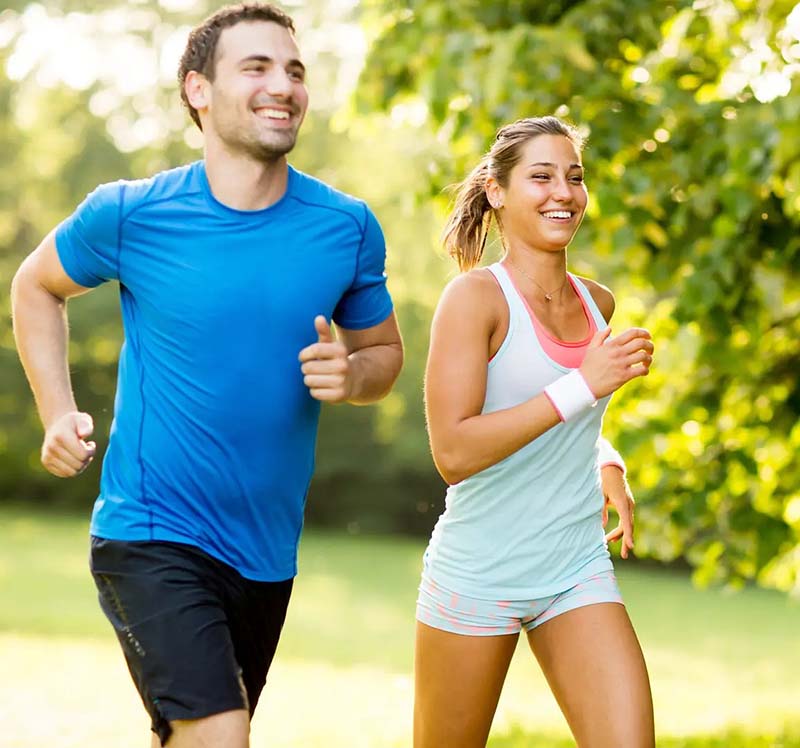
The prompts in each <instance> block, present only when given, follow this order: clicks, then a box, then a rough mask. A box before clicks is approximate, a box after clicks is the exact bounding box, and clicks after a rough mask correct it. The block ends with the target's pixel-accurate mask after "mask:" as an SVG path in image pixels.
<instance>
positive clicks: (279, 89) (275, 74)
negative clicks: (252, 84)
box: [265, 68, 292, 99]
mask: <svg viewBox="0 0 800 748" xmlns="http://www.w3.org/2000/svg"><path fill="white" fill-rule="evenodd" d="M265 88H266V91H267V93H268V94H269V95H270V96H275V97H278V98H282V99H288V98H289V97H290V96H291V95H292V79H291V78H290V77H289V74H288V73H287V72H286V71H285V70H283V69H282V68H273V69H272V70H270V71H269V75H267V79H266V82H265Z"/></svg>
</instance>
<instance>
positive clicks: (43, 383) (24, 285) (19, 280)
mask: <svg viewBox="0 0 800 748" xmlns="http://www.w3.org/2000/svg"><path fill="white" fill-rule="evenodd" d="M89 290H90V289H88V288H86V287H84V286H80V285H78V284H77V283H75V282H74V281H73V280H72V279H70V277H69V276H68V275H67V274H66V272H65V271H64V268H63V266H62V265H61V261H60V260H59V258H58V253H57V252H56V245H55V231H51V232H50V234H48V235H47V236H46V237H45V238H44V240H43V241H42V243H41V244H40V245H39V246H38V247H37V248H36V249H35V250H34V251H33V252H32V253H31V254H30V255H28V257H27V258H25V260H24V261H23V263H22V265H21V266H20V268H19V270H18V271H17V273H16V275H15V276H14V280H13V282H12V284H11V304H12V313H13V319H14V337H15V339H16V343H17V350H18V352H19V357H20V360H21V361H22V366H23V368H24V369H25V374H26V375H27V377H28V382H29V383H30V386H31V389H32V390H33V395H34V398H35V399H36V406H37V408H38V410H39V416H40V418H41V419H42V424H43V425H44V429H45V438H44V443H43V445H42V464H43V465H44V466H45V468H47V470H49V471H50V472H51V473H53V475H57V476H59V477H69V476H72V475H76V474H77V473H79V472H81V471H82V470H83V469H84V468H85V467H86V466H87V465H88V464H89V463H90V462H91V460H92V458H93V457H94V453H95V444H94V442H87V441H85V439H86V438H87V437H88V436H89V435H90V434H91V433H92V430H93V424H92V419H91V417H90V416H89V415H88V414H86V413H80V412H79V411H78V408H77V405H76V404H75V398H74V396H73V394H72V386H71V382H70V376H69V365H68V361H67V345H68V340H69V335H68V327H67V312H66V302H67V299H69V298H70V297H72V296H78V295H80V294H82V293H86V292H87V291H89Z"/></svg>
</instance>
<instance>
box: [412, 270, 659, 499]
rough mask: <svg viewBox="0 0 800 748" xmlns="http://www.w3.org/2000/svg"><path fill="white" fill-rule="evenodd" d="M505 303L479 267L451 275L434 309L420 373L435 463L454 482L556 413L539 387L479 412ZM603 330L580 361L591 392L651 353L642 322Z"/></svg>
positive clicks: (632, 373)
mask: <svg viewBox="0 0 800 748" xmlns="http://www.w3.org/2000/svg"><path fill="white" fill-rule="evenodd" d="M503 303H504V301H503V298H502V295H501V293H500V291H499V289H498V288H497V284H496V282H495V280H494V279H493V278H492V277H491V275H490V274H489V273H488V271H486V270H477V271H472V272H470V273H467V274H465V275H462V276H459V277H458V278H456V279H455V280H453V281H452V282H451V283H450V285H449V286H448V287H447V288H446V289H445V292H444V294H443V295H442V298H441V300H440V302H439V306H438V308H437V310H436V314H435V315H434V319H433V326H432V329H431V342H430V350H429V356H428V366H427V371H426V376H425V403H426V413H427V419H428V433H429V436H430V443H431V451H432V453H433V459H434V462H435V463H436V467H437V469H438V470H439V473H440V474H441V475H442V477H443V478H444V479H445V480H446V481H447V482H448V483H451V484H452V483H458V482H459V481H462V480H464V479H465V478H468V477H469V476H471V475H474V474H475V473H478V472H480V471H481V470H484V469H485V468H487V467H489V466H491V465H494V464H496V463H498V462H500V461H501V460H503V459H505V458H506V457H508V456H509V455H511V454H513V453H514V452H516V451H517V450H519V449H520V448H522V447H524V446H525V445H526V444H528V443H530V442H531V441H533V440H534V439H536V438H537V437H538V436H540V435H541V434H543V433H545V432H546V431H548V430H549V429H551V428H553V426H555V425H557V424H558V423H560V421H561V417H560V414H559V411H558V410H556V408H555V407H554V406H553V404H552V402H551V398H550V397H548V395H546V394H544V393H542V394H539V395H536V396H535V397H533V398H531V399H529V400H526V401H525V402H523V403H520V404H519V405H516V406H514V407H512V408H507V409H505V410H499V411H495V412H494V413H487V414H481V410H482V408H483V403H484V400H485V397H486V376H487V362H488V358H489V339H490V337H491V334H492V332H493V330H494V328H495V326H496V325H497V322H498V320H499V318H500V315H501V309H502V307H501V305H502V304H503ZM607 336H608V332H607V331H600V332H598V333H597V334H596V335H595V337H594V339H593V340H592V343H591V344H590V347H589V350H588V351H587V353H586V358H585V360H584V363H583V364H582V366H581V368H580V373H581V375H582V377H583V379H584V380H585V383H586V384H587V385H588V387H589V389H590V390H591V394H593V395H594V397H595V398H600V397H605V396H606V395H608V394H610V393H611V392H613V391H614V390H616V389H617V388H619V387H620V386H622V384H624V383H625V382H628V381H630V380H631V379H633V378H634V377H637V376H642V375H643V374H646V373H647V370H648V367H649V365H650V360H651V358H650V353H651V352H652V344H651V343H650V341H649V337H650V335H649V333H648V332H647V331H646V330H642V329H639V328H632V329H630V330H626V331H625V332H623V333H622V334H621V335H619V336H617V337H616V338H613V339H608V340H606V338H607ZM566 376H570V375H566ZM548 390H549V388H548ZM551 394H552V393H551Z"/></svg>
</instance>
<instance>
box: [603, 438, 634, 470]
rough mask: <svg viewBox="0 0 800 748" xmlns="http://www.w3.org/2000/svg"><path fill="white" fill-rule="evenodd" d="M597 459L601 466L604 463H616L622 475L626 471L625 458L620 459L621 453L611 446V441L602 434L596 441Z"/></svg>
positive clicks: (604, 464)
mask: <svg viewBox="0 0 800 748" xmlns="http://www.w3.org/2000/svg"><path fill="white" fill-rule="evenodd" d="M597 461H598V463H599V464H600V467H601V468H603V467H605V466H606V465H616V466H617V467H618V468H619V469H620V470H621V471H622V474H623V475H625V473H626V472H627V468H626V467H625V460H623V459H622V455H621V454H620V453H619V452H617V450H616V449H614V447H612V446H611V442H610V441H608V439H606V438H605V437H604V436H601V437H600V439H599V440H598V441H597Z"/></svg>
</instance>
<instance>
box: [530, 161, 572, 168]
mask: <svg viewBox="0 0 800 748" xmlns="http://www.w3.org/2000/svg"><path fill="white" fill-rule="evenodd" d="M534 166H549V167H550V168H551V169H555V168H556V164H554V163H553V162H552V161H537V162H536V163H535V164H528V168H529V169H532V168H533V167H534ZM569 168H570V169H582V168H583V164H570V165H569Z"/></svg>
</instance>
